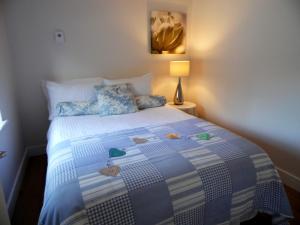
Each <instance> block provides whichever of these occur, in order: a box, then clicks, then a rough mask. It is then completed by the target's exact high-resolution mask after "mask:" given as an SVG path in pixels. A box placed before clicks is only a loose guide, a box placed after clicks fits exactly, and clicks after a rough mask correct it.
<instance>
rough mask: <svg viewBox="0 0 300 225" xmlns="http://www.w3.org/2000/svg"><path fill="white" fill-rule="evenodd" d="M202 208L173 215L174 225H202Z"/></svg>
mask: <svg viewBox="0 0 300 225" xmlns="http://www.w3.org/2000/svg"><path fill="white" fill-rule="evenodd" d="M203 217H204V206H200V207H196V208H193V209H190V210H187V211H185V212H182V213H180V214H177V215H175V219H174V221H175V224H180V225H203V224H204V221H203Z"/></svg>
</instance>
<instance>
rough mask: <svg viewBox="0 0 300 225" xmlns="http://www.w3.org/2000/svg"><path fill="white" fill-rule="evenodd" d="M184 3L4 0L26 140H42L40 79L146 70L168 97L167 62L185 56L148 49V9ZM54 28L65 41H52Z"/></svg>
mask: <svg viewBox="0 0 300 225" xmlns="http://www.w3.org/2000/svg"><path fill="white" fill-rule="evenodd" d="M189 4H190V1H189V0H186V1H182V0H148V1H147V0H130V1H124V0H111V1H107V0H84V1H83V0H47V1H40V0H22V1H18V0H9V1H6V12H7V18H8V22H9V23H8V25H9V26H8V27H9V37H10V40H11V43H12V47H13V58H14V66H15V68H16V71H15V72H16V77H17V88H18V98H19V105H20V112H21V119H22V125H23V127H24V132H23V133H24V136H25V143H26V145H27V146H30V145H38V144H43V143H45V142H46V141H45V137H46V130H47V128H48V121H47V111H46V103H45V99H44V97H43V95H42V91H41V88H40V82H41V80H43V79H50V80H63V79H69V78H77V77H91V76H97V75H101V76H106V77H110V78H115V77H125V76H134V75H139V74H143V73H146V72H148V71H151V72H153V73H154V75H155V80H154V84H155V85H154V87H155V88H154V93H156V94H164V95H166V96H167V97H168V98H169V99H171V98H172V97H173V93H174V90H175V85H176V82H177V80H176V79H175V78H171V77H169V76H168V74H169V66H168V62H169V60H171V59H173V60H174V59H182V58H183V59H185V58H186V57H188V56H187V55H184V56H157V55H151V54H150V53H149V52H150V51H149V44H148V42H149V39H148V36H149V35H148V30H149V26H148V23H149V13H150V11H151V9H162V10H164V9H165V10H167V9H168V10H176V11H182V12H187V11H188V10H189ZM56 29H62V30H63V31H64V32H65V38H66V42H65V44H64V45H56V44H55V43H54V41H53V32H54V31H55V30H56Z"/></svg>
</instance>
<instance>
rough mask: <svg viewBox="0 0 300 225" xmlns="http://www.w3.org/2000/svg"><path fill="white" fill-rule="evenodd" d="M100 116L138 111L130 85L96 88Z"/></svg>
mask: <svg viewBox="0 0 300 225" xmlns="http://www.w3.org/2000/svg"><path fill="white" fill-rule="evenodd" d="M95 89H96V90H97V98H98V107H99V115H100V116H109V115H120V114H126V113H134V112H137V111H138V107H137V105H136V102H135V99H134V96H133V94H132V91H131V87H130V85H129V84H116V85H109V86H104V85H101V86H95Z"/></svg>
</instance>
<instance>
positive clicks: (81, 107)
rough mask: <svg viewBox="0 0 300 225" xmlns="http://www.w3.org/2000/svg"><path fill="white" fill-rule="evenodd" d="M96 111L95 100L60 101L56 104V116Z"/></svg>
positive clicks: (88, 113)
mask: <svg viewBox="0 0 300 225" xmlns="http://www.w3.org/2000/svg"><path fill="white" fill-rule="evenodd" d="M98 113H99V107H98V103H97V101H94V102H89V101H77V102H60V103H58V104H57V105H56V116H82V115H95V114H98Z"/></svg>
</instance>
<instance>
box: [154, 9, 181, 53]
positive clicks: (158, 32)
mask: <svg viewBox="0 0 300 225" xmlns="http://www.w3.org/2000/svg"><path fill="white" fill-rule="evenodd" d="M150 25H151V32H150V34H151V53H152V54H185V51H186V14H184V13H180V12H168V11H152V12H151V19H150Z"/></svg>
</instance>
